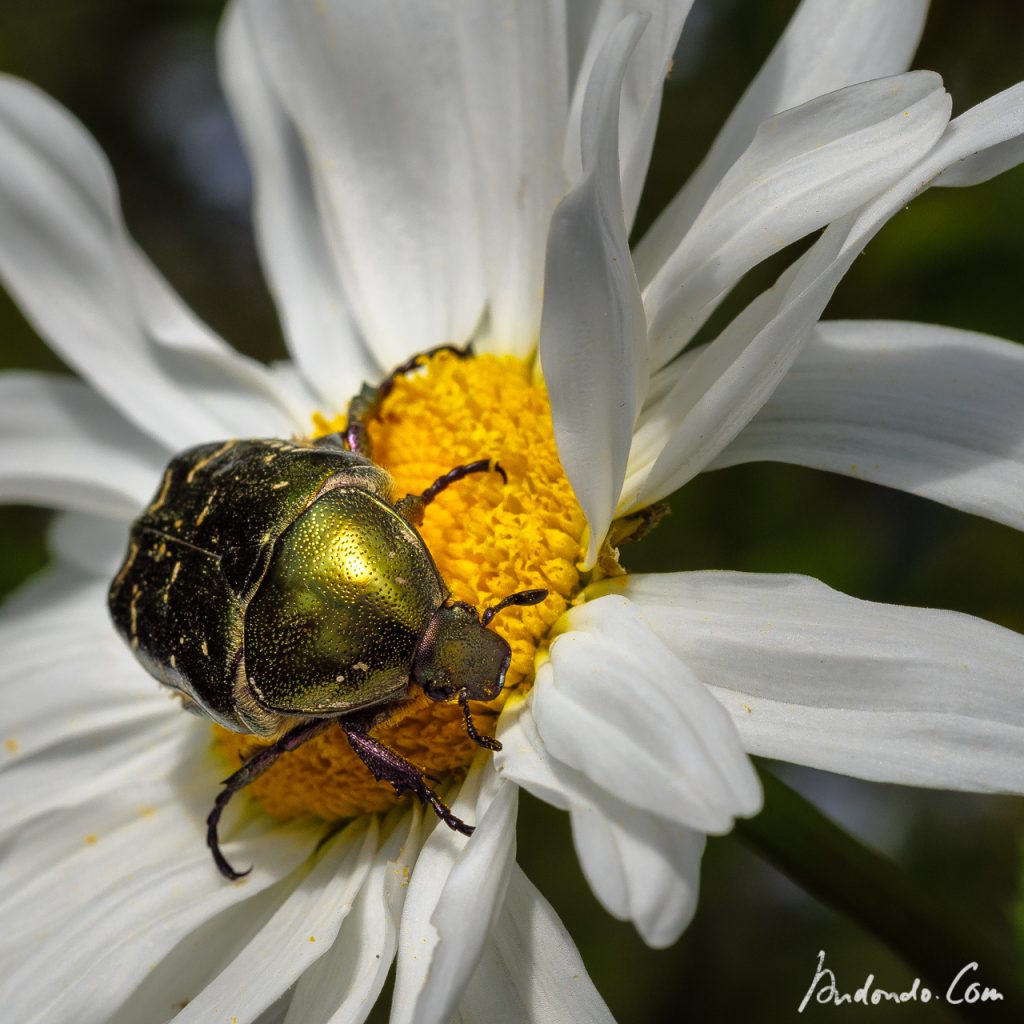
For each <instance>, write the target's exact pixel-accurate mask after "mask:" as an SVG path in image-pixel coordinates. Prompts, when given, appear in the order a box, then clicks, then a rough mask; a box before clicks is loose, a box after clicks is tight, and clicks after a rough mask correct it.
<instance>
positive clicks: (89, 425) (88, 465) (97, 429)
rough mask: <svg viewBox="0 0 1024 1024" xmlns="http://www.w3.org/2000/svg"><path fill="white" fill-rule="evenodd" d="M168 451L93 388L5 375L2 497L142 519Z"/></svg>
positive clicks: (0, 422)
mask: <svg viewBox="0 0 1024 1024" xmlns="http://www.w3.org/2000/svg"><path fill="white" fill-rule="evenodd" d="M166 461H167V450H166V449H163V448H161V447H160V446H159V445H157V444H155V443H154V442H153V441H151V440H150V439H149V438H147V437H145V436H144V435H141V434H140V433H139V432H138V430H137V429H136V428H135V427H134V426H133V425H132V424H131V423H129V422H128V421H127V420H125V419H123V418H122V417H121V416H120V415H118V413H116V412H115V411H114V410H113V409H112V408H111V407H110V406H109V405H107V403H106V402H104V401H103V399H102V398H100V397H99V396H98V395H97V394H96V393H95V392H94V391H91V390H90V389H89V388H87V387H86V386H85V385H84V384H82V383H81V382H80V381H77V380H73V379H72V378H70V377H61V376H58V375H57V374H42V373H26V372H18V371H14V372H8V373H5V374H3V375H0V500H3V501H22V502H30V503H38V504H43V505H49V506H52V507H55V508H71V509H78V510H80V511H85V512H96V513H100V514H102V515H107V516H114V517H116V518H120V519H122V520H124V519H128V518H130V517H133V516H135V515H137V514H138V511H139V509H140V508H141V507H142V506H143V505H144V504H145V503H146V501H148V500H149V498H150V496H151V495H152V493H153V491H154V489H155V488H156V485H157V484H158V483H159V479H160V472H161V469H162V467H163V465H164V463H165V462H166Z"/></svg>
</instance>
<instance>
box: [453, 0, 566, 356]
mask: <svg viewBox="0 0 1024 1024" xmlns="http://www.w3.org/2000/svg"><path fill="white" fill-rule="evenodd" d="M456 22H457V27H458V46H459V49H458V58H459V59H461V61H462V62H463V64H464V66H465V74H466V78H467V82H469V83H471V84H470V85H469V86H468V87H467V88H466V90H465V102H466V116H467V119H468V128H469V134H470V138H471V140H472V144H473V152H472V157H473V159H474V160H475V162H476V164H477V167H478V171H477V175H478V181H479V186H478V187H479V189H480V193H481V207H480V216H481V225H482V230H483V259H484V269H485V271H486V275H487V289H488V293H489V297H490V305H489V310H488V324H487V328H486V330H487V336H486V338H485V339H483V340H482V341H481V342H480V343H478V344H477V345H476V348H477V350H478V351H488V350H489V351H498V352H503V353H511V354H514V355H518V356H520V357H526V356H528V355H530V354H531V353H532V352H533V351H534V350H535V349H536V346H537V337H538V333H539V331H540V312H541V296H542V290H543V285H544V240H545V238H546V237H547V231H548V223H549V222H550V220H551V213H552V211H553V210H554V208H555V205H556V203H557V202H558V200H559V199H560V198H561V197H562V196H563V195H564V194H565V192H566V191H567V190H568V187H569V182H568V179H567V177H566V175H565V172H564V170H563V169H562V148H563V145H564V139H565V124H566V116H567V107H568V100H569V85H568V82H567V75H566V41H565V10H564V5H563V3H562V2H560V0H559V2H550V0H549V2H547V3H542V4H537V3H526V4H524V3H519V2H517V0H488V2H486V3H474V4H463V5H459V6H458V14H457V17H456ZM453 56H454V55H453Z"/></svg>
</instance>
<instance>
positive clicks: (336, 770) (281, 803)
mask: <svg viewBox="0 0 1024 1024" xmlns="http://www.w3.org/2000/svg"><path fill="white" fill-rule="evenodd" d="M424 366H425V370H424V371H422V372H417V373H413V374H410V375H409V376H407V377H403V378H400V379H399V380H398V381H397V382H396V384H395V387H394V390H393V391H392V392H391V394H390V395H388V397H387V398H386V399H385V400H384V402H383V404H382V406H381V409H380V412H379V414H378V415H377V416H376V417H375V418H374V419H373V420H372V421H371V422H370V424H369V429H370V437H371V440H372V443H373V458H374V461H375V462H377V463H378V464H380V465H382V466H384V467H385V468H386V469H387V470H388V472H389V473H390V474H391V476H392V477H393V478H394V481H395V492H394V495H395V498H396V499H397V498H400V497H403V496H404V495H406V494H419V493H421V492H422V491H424V490H425V489H426V488H427V487H429V486H430V484H432V483H433V482H434V481H435V480H436V479H438V478H439V477H441V476H443V475H444V474H445V473H447V472H448V471H449V470H450V469H453V468H454V467H455V466H460V465H463V464H465V463H467V462H473V461H475V460H477V459H484V458H493V459H497V460H498V461H499V462H500V463H501V465H502V466H503V467H504V469H505V471H506V472H507V473H508V483H507V484H503V483H502V480H501V477H500V476H499V475H498V474H497V473H481V474H475V475H473V476H470V477H467V478H465V479H464V480H461V481H459V482H458V483H456V484H454V485H452V486H451V487H449V488H448V489H447V490H446V491H443V492H442V493H441V494H440V495H439V496H438V497H437V498H436V499H435V500H434V501H433V502H432V503H431V504H430V505H429V506H428V507H427V509H426V513H425V515H424V519H423V524H422V525H421V526H420V527H419V532H420V534H421V535H422V537H423V540H424V541H425V542H426V545H427V548H428V550H429V551H430V553H431V555H432V556H433V559H434V562H435V564H436V565H437V568H438V570H439V571H440V573H441V576H442V577H443V578H444V580H445V582H446V583H447V584H448V587H449V589H450V590H451V593H452V597H453V598H454V599H455V600H457V601H466V602H468V603H469V604H471V605H473V606H474V607H476V608H477V609H481V610H482V609H484V608H486V607H488V606H490V605H494V604H497V602H498V601H500V600H501V599H502V598H503V597H506V596H508V595H509V594H511V593H513V592H515V591H518V590H529V589H534V588H544V589H546V590H548V591H549V595H548V597H547V599H546V600H544V601H542V602H541V603H540V604H538V605H534V606H532V607H517V608H508V609H506V610H505V611H503V612H502V613H501V614H500V615H498V616H497V617H496V618H495V619H494V622H493V623H492V626H491V628H492V629H494V631H495V632H496V633H499V634H500V635H501V636H503V637H504V638H505V639H506V640H507V641H508V643H509V645H510V646H511V648H512V663H511V666H510V667H509V670H508V674H507V676H506V680H505V689H504V690H503V691H502V693H501V694H500V695H499V696H498V697H497V698H496V699H495V700H493V701H491V702H489V703H486V704H473V705H472V707H473V715H474V720H475V723H476V726H477V728H478V730H479V731H480V732H481V733H484V734H487V735H493V733H494V727H495V724H496V722H497V716H498V714H499V712H500V710H501V708H502V707H503V706H504V703H505V701H506V700H507V698H508V695H509V694H510V693H511V692H512V691H515V690H519V691H520V692H522V691H523V689H524V688H527V687H529V686H530V685H531V684H532V682H533V676H534V665H535V660H536V657H537V653H538V651H539V650H541V649H542V648H543V645H544V644H545V642H546V639H547V636H548V633H549V631H550V629H551V626H552V625H553V624H554V623H555V622H556V620H557V619H558V618H559V617H560V616H561V615H562V613H563V612H564V611H565V609H566V607H567V606H568V604H569V603H570V602H571V601H572V600H573V598H574V597H575V596H576V593H577V591H578V590H579V587H580V578H579V573H578V571H577V569H576V564H577V562H579V560H580V559H581V558H582V556H583V554H584V551H583V547H582V537H583V532H584V527H585V519H584V516H583V513H582V511H581V510H580V507H579V505H578V504H577V502H576V498H575V496H574V495H573V492H572V488H571V487H570V486H569V481H568V480H567V479H566V477H565V474H564V472H563V471H562V466H561V463H560V462H559V461H558V452H557V450H556V447H555V439H554V434H553V432H552V425H551V410H550V406H549V404H548V397H547V392H546V391H545V390H544V388H543V387H542V386H538V385H536V384H534V383H533V382H532V379H531V374H530V371H529V368H528V367H527V366H526V365H525V364H524V363H522V362H521V361H519V360H517V359H513V358H498V357H496V356H479V357H474V358H469V359H460V358H458V357H456V356H454V355H452V354H449V353H441V354H439V355H436V356H433V357H432V358H430V359H429V360H425V363H424ZM314 423H315V433H316V434H317V436H321V435H323V434H327V433H331V432H332V431H336V430H341V429H343V427H344V425H345V417H344V416H343V415H339V416H336V417H334V418H332V419H328V418H326V417H324V416H321V415H319V414H317V415H316V416H315V417H314ZM215 731H216V745H217V747H218V748H219V749H220V750H221V751H222V752H223V753H224V754H225V755H226V757H227V758H228V761H229V763H230V764H231V765H233V766H234V765H237V764H239V763H240V762H241V761H242V760H245V759H247V758H249V757H250V756H252V754H253V753H254V752H255V751H256V750H257V749H258V748H259V747H260V746H261V745H262V744H264V743H265V742H266V741H265V740H260V739H259V738H258V737H255V736H249V735H241V734H238V733H232V732H228V731H227V730H225V729H220V728H216V730H215ZM373 735H374V736H375V737H376V738H377V739H379V740H380V741H381V742H382V743H384V744H385V745H386V746H388V747H390V748H391V749H392V750H394V751H395V752H396V753H398V754H400V755H401V756H402V757H405V758H407V759H408V760H409V761H411V762H412V763H413V764H415V765H416V766H417V767H419V768H422V769H423V771H424V772H426V773H427V774H428V775H432V776H435V777H437V778H444V777H445V776H447V775H449V774H451V773H453V772H458V771H460V770H462V769H464V768H465V767H466V766H468V764H469V762H470V761H471V760H472V758H473V755H474V753H475V752H476V750H477V749H478V748H477V747H476V745H475V744H474V743H473V742H472V741H471V740H470V739H469V737H468V736H467V734H466V727H465V723H464V721H463V717H462V712H461V710H460V708H459V707H458V705H457V704H455V703H454V702H453V703H450V704H440V703H436V702H434V701H431V700H429V699H428V698H426V697H425V696H424V695H423V693H422V692H421V691H420V689H419V687H418V686H415V685H414V686H413V687H412V688H411V690H410V694H409V699H408V700H407V701H405V702H404V703H403V704H401V705H400V706H399V707H398V708H397V709H396V711H395V714H394V715H393V716H392V717H391V718H389V719H388V720H387V721H386V722H384V723H382V724H381V725H380V726H378V727H377V728H376V729H374V731H373ZM247 792H249V793H250V794H252V795H253V796H256V797H257V798H258V799H259V800H260V802H261V804H262V806H263V807H264V809H265V810H266V811H267V812H268V813H270V814H272V815H273V816H274V817H277V818H291V817H295V816H298V815H303V814H313V815H316V816H317V817H320V818H323V819H326V820H329V821H335V820H338V819H343V818H349V817H352V816H354V815H357V814H361V813H364V812H374V811H384V810H387V808H389V807H390V806H391V805H392V804H393V803H394V802H395V800H396V797H395V793H394V790H392V788H391V787H390V786H389V785H388V784H387V783H380V782H376V781H375V780H374V779H373V777H372V776H371V775H370V773H369V772H368V771H367V769H366V768H365V767H364V765H363V764H362V762H361V761H359V760H358V759H357V758H356V756H355V754H353V753H352V750H351V748H350V747H349V745H348V741H347V740H346V739H345V736H344V734H343V733H342V731H341V729H328V730H327V731H326V732H325V733H323V734H321V735H320V736H318V737H317V738H316V739H315V740H312V741H311V742H309V743H307V744H306V745H305V746H303V747H300V748H299V749H298V750H296V751H293V752H292V753H289V754H286V755H284V756H283V757H282V758H281V759H280V760H279V761H278V762H277V763H276V764H275V765H274V767H273V768H272V769H271V770H270V771H269V772H267V774H266V775H264V776H263V777H262V778H260V779H259V780H257V781H256V782H254V783H253V784H252V785H251V786H250V787H249V788H248V790H247Z"/></svg>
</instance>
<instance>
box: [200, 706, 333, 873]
mask: <svg viewBox="0 0 1024 1024" xmlns="http://www.w3.org/2000/svg"><path fill="white" fill-rule="evenodd" d="M332 722H333V720H332V719H330V718H315V719H313V720H312V721H310V722H303V723H302V725H298V726H296V727H295V728H294V729H292V730H291V731H290V732H286V733H285V734H284V736H282V737H281V738H280V739H279V740H278V741H277V742H276V743H274V744H271V746H269V747H264V749H263V750H261V751H260V752H259V753H258V754H254V755H253V756H252V757H250V758H249V760H248V761H246V762H245V764H243V765H242V767H241V768H239V769H238V771H237V772H235V773H234V775H229V776H228V778H226V779H225V780H224V783H223V785H224V788H223V789H222V790H221V791H220V793H218V794H217V799H216V800H215V801H214V804H213V810H212V811H210V814H209V816H208V817H207V819H206V845H207V846H208V847H209V848H210V852H211V853H212V854H213V859H214V862H215V863H216V865H217V868H218V869H219V871H220V873H221V874H222V875H223V876H224V877H225V878H227V879H230V880H231V881H232V882H233V881H234V880H235V879H236V878H243V877H244V876H245V875H247V874H249V871H252V868H249V869H248V870H247V871H236V870H235V869H234V868H233V867H232V866H231V865H230V864H229V863H228V861H227V858H226V857H225V856H224V854H223V853H221V850H220V842H219V840H218V839H217V824H218V823H219V822H220V816H221V814H222V813H223V812H224V808H225V807H227V805H228V801H229V800H230V799H231V798H232V797H233V796H234V795H235V794H236V793H237V792H238V791H239V790H240V789H244V788H245V787H246V786H248V785H249V783H250V782H255V781H256V780H257V779H258V778H259V777H260V776H261V775H262V774H263V773H264V772H265V771H267V770H268V769H269V768H270V767H271V765H273V764H274V762H275V761H276V760H277V759H278V758H279V757H280V756H281V755H282V754H287V753H288V752H289V751H292V750H295V749H296V748H297V747H301V746H302V744H303V743H305V742H306V741H307V740H311V739H312V738H313V737H314V736H319V735H320V733H322V732H323V731H324V730H325V729H326V728H327V727H328V726H329V725H331V724H332Z"/></svg>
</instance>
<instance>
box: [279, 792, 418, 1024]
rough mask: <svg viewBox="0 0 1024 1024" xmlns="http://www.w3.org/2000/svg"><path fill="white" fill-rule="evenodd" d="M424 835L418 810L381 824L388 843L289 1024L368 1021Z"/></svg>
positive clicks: (298, 997) (299, 994)
mask: <svg viewBox="0 0 1024 1024" xmlns="http://www.w3.org/2000/svg"><path fill="white" fill-rule="evenodd" d="M389 830H390V831H389ZM422 832H423V816H422V812H421V810H420V808H419V807H418V806H413V807H412V808H411V809H407V808H399V809H397V810H396V811H395V812H393V814H392V815H391V816H390V819H389V822H388V823H385V826H384V834H385V835H387V838H386V839H385V841H384V842H383V844H382V845H381V848H380V849H379V850H378V851H377V855H376V857H375V859H374V862H373V864H372V866H371V867H370V870H369V873H368V874H367V876H366V880H365V881H364V882H363V887H362V889H360V891H359V896H358V897H357V899H356V902H355V906H353V908H352V912H351V914H349V915H348V917H346V918H345V921H344V923H343V924H342V928H341V933H340V934H339V935H338V937H337V939H335V941H334V945H332V946H331V948H330V950H329V951H328V952H327V953H326V954H325V955H324V956H323V957H322V958H321V959H320V960H318V961H317V962H316V963H315V964H314V965H313V966H312V967H310V968H309V970H307V971H306V972H305V974H303V975H302V977H301V978H300V979H299V982H298V984H297V985H296V987H295V995H294V997H293V998H292V1001H291V1005H290V1007H289V1008H288V1015H287V1018H286V1020H287V1021H288V1024H362V1021H364V1020H365V1019H366V1016H367V1014H368V1013H369V1012H370V1008H371V1007H372V1006H373V1004H374V1003H375V1002H376V1001H377V997H378V996H379V995H380V991H381V989H382V988H383V986H384V981H385V979H386V978H387V976H388V974H389V973H390V971H391V962H392V961H393V960H394V958H395V950H396V948H397V946H398V925H399V921H400V919H401V916H402V907H403V905H404V904H405V894H406V891H407V888H408V882H409V875H410V873H411V871H412V868H413V864H414V863H415V860H416V855H417V853H418V852H419V848H420V843H421V841H422V838H423V837H422Z"/></svg>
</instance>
